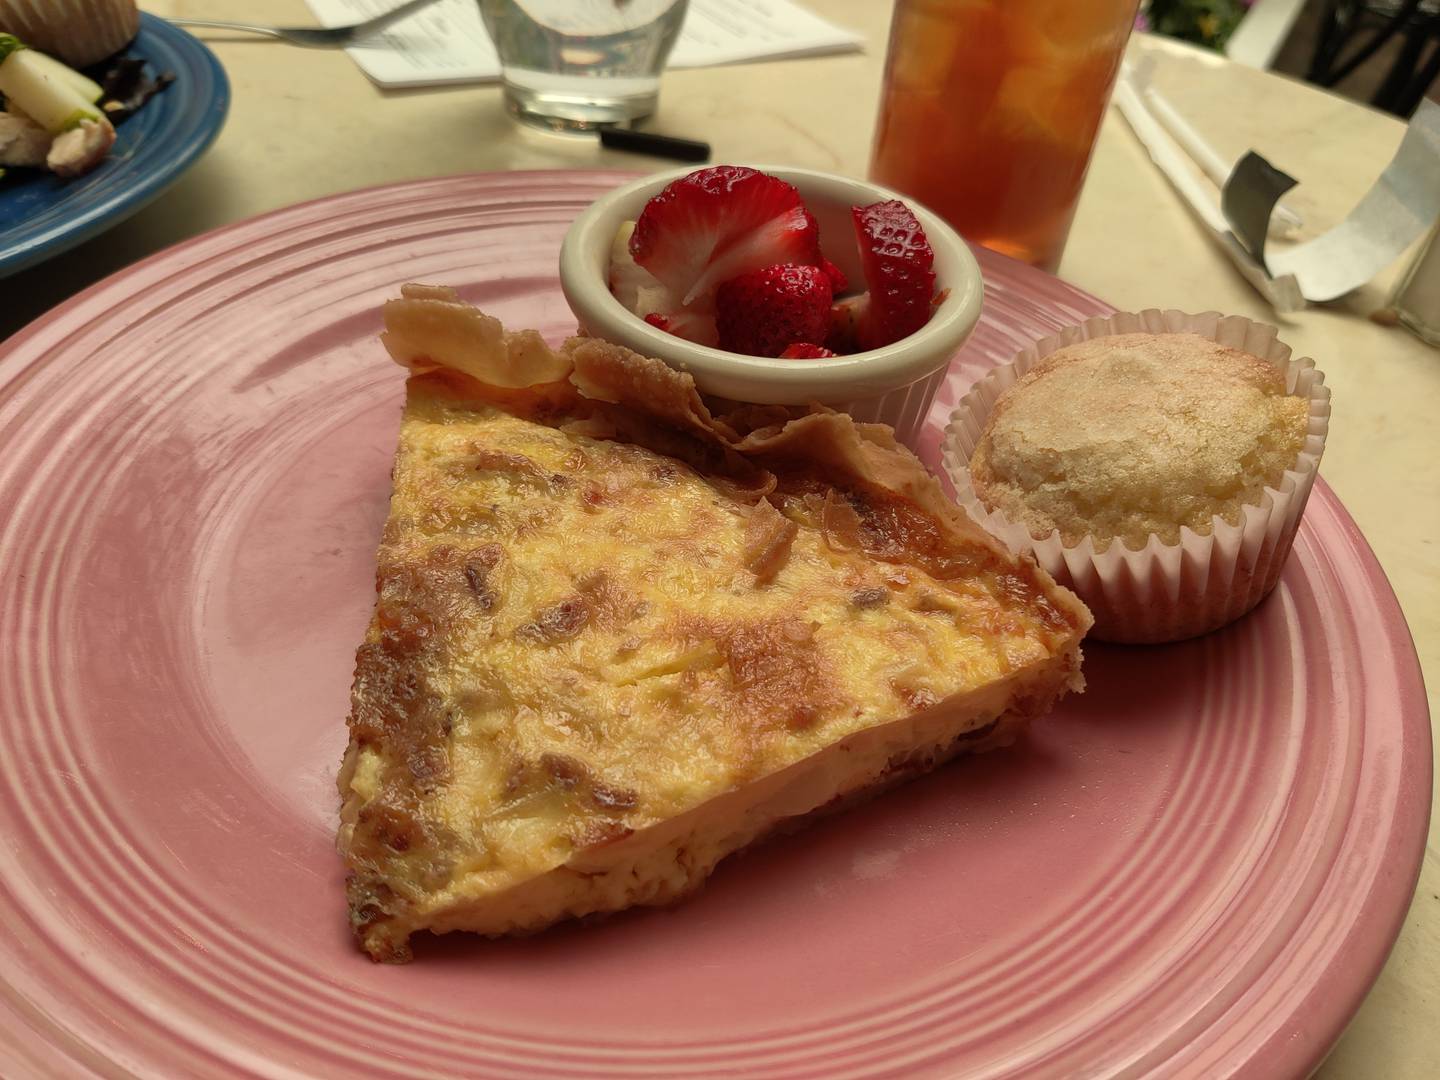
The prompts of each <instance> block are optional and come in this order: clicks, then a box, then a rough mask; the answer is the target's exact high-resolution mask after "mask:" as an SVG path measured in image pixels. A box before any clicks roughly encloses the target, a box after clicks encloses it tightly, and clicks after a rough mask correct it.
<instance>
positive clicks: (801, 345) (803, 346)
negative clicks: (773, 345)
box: [780, 341, 839, 360]
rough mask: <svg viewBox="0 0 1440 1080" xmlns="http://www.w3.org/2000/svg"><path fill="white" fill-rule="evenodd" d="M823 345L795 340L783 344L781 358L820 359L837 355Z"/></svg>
mask: <svg viewBox="0 0 1440 1080" xmlns="http://www.w3.org/2000/svg"><path fill="white" fill-rule="evenodd" d="M838 355H839V354H838V353H833V352H831V351H830V350H829V349H827V348H825V347H824V346H823V345H811V344H810V342H808V341H796V342H794V343H792V344H790V345H786V346H785V351H784V352H782V353H781V354H780V359H781V360H821V359H824V358H825V357H827V356H838Z"/></svg>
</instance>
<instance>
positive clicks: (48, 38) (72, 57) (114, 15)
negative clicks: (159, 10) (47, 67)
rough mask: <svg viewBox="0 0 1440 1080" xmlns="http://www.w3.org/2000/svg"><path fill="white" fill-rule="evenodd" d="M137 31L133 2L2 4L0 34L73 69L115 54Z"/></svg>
mask: <svg viewBox="0 0 1440 1080" xmlns="http://www.w3.org/2000/svg"><path fill="white" fill-rule="evenodd" d="M139 30H140V10H139V8H137V7H136V5H135V0H0V31H4V32H5V33H7V34H14V35H15V36H16V37H18V38H19V39H20V40H21V41H23V42H24V43H25V44H26V45H29V46H30V47H31V48H32V49H39V50H40V51H41V52H43V53H49V54H50V55H51V56H54V57H56V58H58V59H60V60H63V61H65V63H67V64H69V65H70V66H71V67H85V66H86V65H89V64H93V63H96V62H97V61H100V60H104V59H105V58H106V57H107V56H111V55H113V54H114V53H117V52H119V51H120V50H121V49H123V48H124V47H125V46H126V45H128V44H130V42H131V41H132V40H133V39H134V37H135V35H136V33H138V32H139Z"/></svg>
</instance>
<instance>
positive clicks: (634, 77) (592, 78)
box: [479, 0, 687, 131]
mask: <svg viewBox="0 0 1440 1080" xmlns="http://www.w3.org/2000/svg"><path fill="white" fill-rule="evenodd" d="M479 2H480V14H481V16H482V17H483V18H484V19H485V28H486V29H487V30H488V31H489V32H490V40H491V41H493V42H494V44H495V50H496V52H498V53H499V54H500V64H501V68H502V74H503V77H504V81H505V107H506V108H507V109H508V110H509V111H510V112H511V114H512V115H514V116H515V117H516V118H517V119H519V120H522V121H524V122H526V123H529V124H534V125H537V126H539V127H544V128H548V129H551V130H558V131H566V130H585V129H588V128H595V127H604V126H606V125H609V124H619V123H624V122H626V121H629V120H635V119H638V118H640V117H642V116H648V115H650V114H651V113H652V112H654V111H655V103H656V100H657V98H658V97H659V91H660V72H661V70H662V69H663V68H664V67H665V60H666V58H667V57H668V56H669V55H670V50H671V48H672V47H673V46H674V44H675V39H676V38H677V37H679V35H680V24H681V23H682V22H684V19H685V7H686V3H687V0H479Z"/></svg>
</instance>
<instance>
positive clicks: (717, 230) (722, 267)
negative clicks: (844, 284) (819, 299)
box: [630, 165, 820, 304]
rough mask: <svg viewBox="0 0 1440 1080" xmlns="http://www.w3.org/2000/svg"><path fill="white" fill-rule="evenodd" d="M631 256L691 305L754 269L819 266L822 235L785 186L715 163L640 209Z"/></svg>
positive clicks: (770, 178) (792, 190)
mask: <svg viewBox="0 0 1440 1080" xmlns="http://www.w3.org/2000/svg"><path fill="white" fill-rule="evenodd" d="M630 253H631V254H632V255H633V256H634V257H635V261H636V262H637V263H639V264H640V265H641V266H643V267H644V268H645V269H646V270H648V271H650V273H652V274H654V275H655V277H656V278H658V279H659V280H660V282H661V283H662V284H664V285H665V286H666V287H667V288H669V289H670V291H671V292H672V293H674V294H675V295H676V296H678V297H680V298H681V300H682V302H683V303H685V304H692V303H694V302H695V300H696V299H697V298H700V297H702V296H703V295H704V294H705V293H707V292H709V291H710V290H711V289H713V288H714V287H715V286H716V285H718V284H719V283H720V282H722V281H729V280H730V279H731V278H734V277H739V276H740V275H741V274H745V273H749V272H750V271H751V270H759V269H761V268H762V267H765V266H771V265H773V264H775V263H796V264H804V265H811V266H813V265H816V264H817V263H819V261H820V230H819V227H818V226H817V225H816V224H815V219H814V218H813V217H811V216H810V212H809V211H808V210H806V209H805V206H804V204H803V203H801V201H800V193H799V192H798V191H796V190H795V188H794V187H792V186H791V185H790V184H787V183H785V181H783V180H779V179H777V178H775V177H773V176H766V175H765V174H764V173H762V172H757V171H756V170H754V169H747V168H743V167H741V166H737V165H717V166H715V167H713V168H709V169H700V170H698V171H696V172H693V173H690V174H689V175H688V176H682V177H681V178H680V179H678V180H676V181H674V182H672V183H671V184H670V185H669V186H667V187H666V188H665V190H664V191H662V192H660V194H659V195H656V196H655V197H654V198H653V199H651V200H650V201H649V202H648V203H646V204H645V209H644V210H643V211H642V212H641V214H640V218H639V220H638V221H637V222H636V223H635V233H634V235H633V236H631V238H630Z"/></svg>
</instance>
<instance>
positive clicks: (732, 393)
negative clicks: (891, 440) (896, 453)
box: [560, 165, 984, 447]
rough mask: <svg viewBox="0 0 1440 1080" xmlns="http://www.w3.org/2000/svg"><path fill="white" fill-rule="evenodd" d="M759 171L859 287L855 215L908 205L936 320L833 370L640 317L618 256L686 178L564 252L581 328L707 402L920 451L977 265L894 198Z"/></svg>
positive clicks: (599, 225) (599, 223) (843, 183)
mask: <svg viewBox="0 0 1440 1080" xmlns="http://www.w3.org/2000/svg"><path fill="white" fill-rule="evenodd" d="M754 167H755V168H757V169H760V170H761V171H762V172H766V173H769V174H770V175H772V176H778V177H780V178H781V179H782V180H785V181H786V182H788V183H791V184H794V185H795V187H796V188H797V189H799V191H800V196H801V198H803V199H804V200H805V205H806V206H808V207H809V208H810V212H811V213H812V214H814V215H815V218H816V220H817V221H818V222H819V224H820V246H821V248H822V250H823V251H824V253H825V256H826V258H828V259H830V260H831V261H833V262H834V263H835V264H836V265H838V266H839V267H840V268H841V269H842V270H843V271H845V274H846V276H847V277H848V278H849V279H850V280H851V281H852V282H854V283H855V285H856V286H859V285H861V283H862V282H863V281H864V276H863V275H862V274H861V272H860V252H859V247H858V245H857V244H856V241H855V231H854V225H853V224H852V221H851V215H850V208H851V207H852V206H866V205H868V204H870V203H874V202H879V201H882V200H885V199H897V198H904V201H905V203H906V204H907V205H908V206H909V207H910V208H911V209H912V210H913V211H914V212H915V216H916V217H917V218H918V219H919V221H920V224H921V226H922V227H923V228H924V229H925V235H926V237H928V238H929V240H930V246H931V248H933V249H934V252H935V281H936V287H937V288H939V289H947V290H949V291H948V293H947V294H946V296H945V299H944V300H943V301H941V303H940V304H939V305H938V306H937V307H936V309H935V312H934V314H933V315H931V317H930V321H929V322H927V323H926V324H925V325H924V326H923V327H921V328H920V329H919V330H917V331H916V332H915V333H913V334H911V335H910V336H909V337H907V338H904V339H903V340H901V341H897V342H895V343H894V344H893V345H887V346H885V348H883V349H872V350H870V351H869V352H862V353H855V354H853V355H850V356H839V357H832V358H829V359H823V360H774V359H769V358H767V357H757V356H742V355H740V354H738V353H732V352H726V351H724V350H723V349H712V348H708V347H706V346H704V345H696V344H694V343H693V342H689V341H686V340H684V339H683V338H678V337H675V336H674V335H673V334H667V333H665V332H664V331H663V330H659V329H656V328H655V327H653V326H651V325H649V324H648V323H646V322H645V321H644V320H643V319H640V318H637V317H636V316H635V315H634V313H632V312H630V311H629V310H627V309H626V308H625V307H624V306H622V305H621V303H620V302H619V301H618V300H616V299H615V297H614V296H612V295H611V293H610V289H609V286H608V284H607V278H608V268H609V261H610V245H611V243H612V242H613V240H614V239H615V232H616V230H618V229H619V227H620V225H621V223H623V222H626V221H633V220H635V219H636V218H637V217H639V216H640V211H641V210H642V209H643V208H644V206H645V203H646V202H648V201H649V200H650V198H651V197H652V196H654V195H656V194H658V193H659V192H660V190H661V189H662V188H664V187H665V186H666V185H667V184H669V183H670V182H671V181H672V180H675V179H676V178H678V177H681V176H684V175H686V174H687V173H689V172H692V171H694V170H693V168H683V169H675V170H672V171H669V172H663V173H657V174H655V175H654V176H649V177H645V178H644V179H641V180H636V181H634V182H633V183H629V184H626V185H624V186H623V187H619V188H616V189H615V190H614V191H611V192H608V193H607V194H605V195H602V196H601V197H600V198H598V199H596V200H595V202H593V203H592V204H591V205H590V207H589V208H588V209H587V210H585V211H584V212H583V213H582V214H581V215H580V216H579V217H577V218H576V219H575V221H574V223H573V224H572V225H571V226H570V231H569V232H568V233H566V235H565V242H564V244H563V246H562V247H561V249H560V286H561V288H562V289H563V290H564V293H565V299H566V300H567V301H568V302H569V304H570V308H571V310H573V311H574V313H575V317H576V319H578V320H579V323H580V328H581V329H582V330H583V331H584V332H585V333H588V334H591V335H593V336H595V337H600V338H604V339H605V340H607V341H612V342H614V343H615V344H617V345H624V346H625V347H626V348H629V349H633V350H635V351H636V352H638V353H643V354H645V355H646V356H653V357H657V358H659V359H661V360H664V361H665V362H666V363H668V364H670V365H671V366H672V367H675V368H677V369H679V370H681V371H688V372H689V373H690V374H691V375H693V376H694V378H695V383H696V385H697V386H698V387H699V388H700V390H701V392H702V393H705V394H710V395H713V396H716V397H721V398H728V399H730V400H732V401H742V402H754V403H757V404H762V405H806V404H809V403H810V402H817V401H818V402H821V403H822V404H825V405H829V406H831V407H833V408H836V409H840V410H842V411H844V412H848V413H850V414H851V415H852V416H854V417H855V418H856V419H857V420H867V421H878V422H880V423H885V424H889V425H890V426H891V427H893V428H894V429H895V435H896V437H897V438H898V439H899V440H900V441H901V442H903V443H905V444H907V445H909V446H911V447H913V446H914V444H915V440H916V437H917V435H918V434H919V431H920V426H921V424H922V423H923V422H924V419H925V415H926V413H927V412H928V411H929V408H930V402H931V400H932V399H933V398H934V396H935V391H936V389H938V387H939V385H940V381H941V379H943V378H944V376H945V371H946V369H947V368H948V367H949V366H950V360H951V358H952V357H953V356H954V355H955V353H956V352H957V351H958V350H959V349H960V346H961V345H963V344H964V343H965V339H966V338H968V337H969V336H970V332H971V331H972V330H973V329H974V328H975V323H976V321H977V320H978V319H979V318H980V304H981V300H982V298H983V295H984V286H983V284H982V282H981V279H980V266H979V264H978V263H976V261H975V256H974V255H972V254H971V253H970V249H969V247H967V246H966V244H965V241H963V240H961V239H960V237H959V236H958V235H957V234H956V233H955V230H954V229H952V228H950V226H948V225H946V224H945V222H944V221H942V220H941V219H940V218H939V217H937V216H936V215H935V214H934V213H932V212H930V211H929V210H927V209H925V207H923V206H921V205H920V204H919V203H917V202H916V201H915V200H914V199H910V198H905V197H903V196H900V195H897V194H896V193H895V192H893V191H891V190H889V189H888V188H883V187H880V186H879V185H877V184H869V183H866V182H865V181H863V180H852V179H850V178H848V177H844V176H834V175H831V174H830V173H822V172H815V171H813V170H810V169H791V168H783V167H777V166H770V165H757V166H754Z"/></svg>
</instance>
